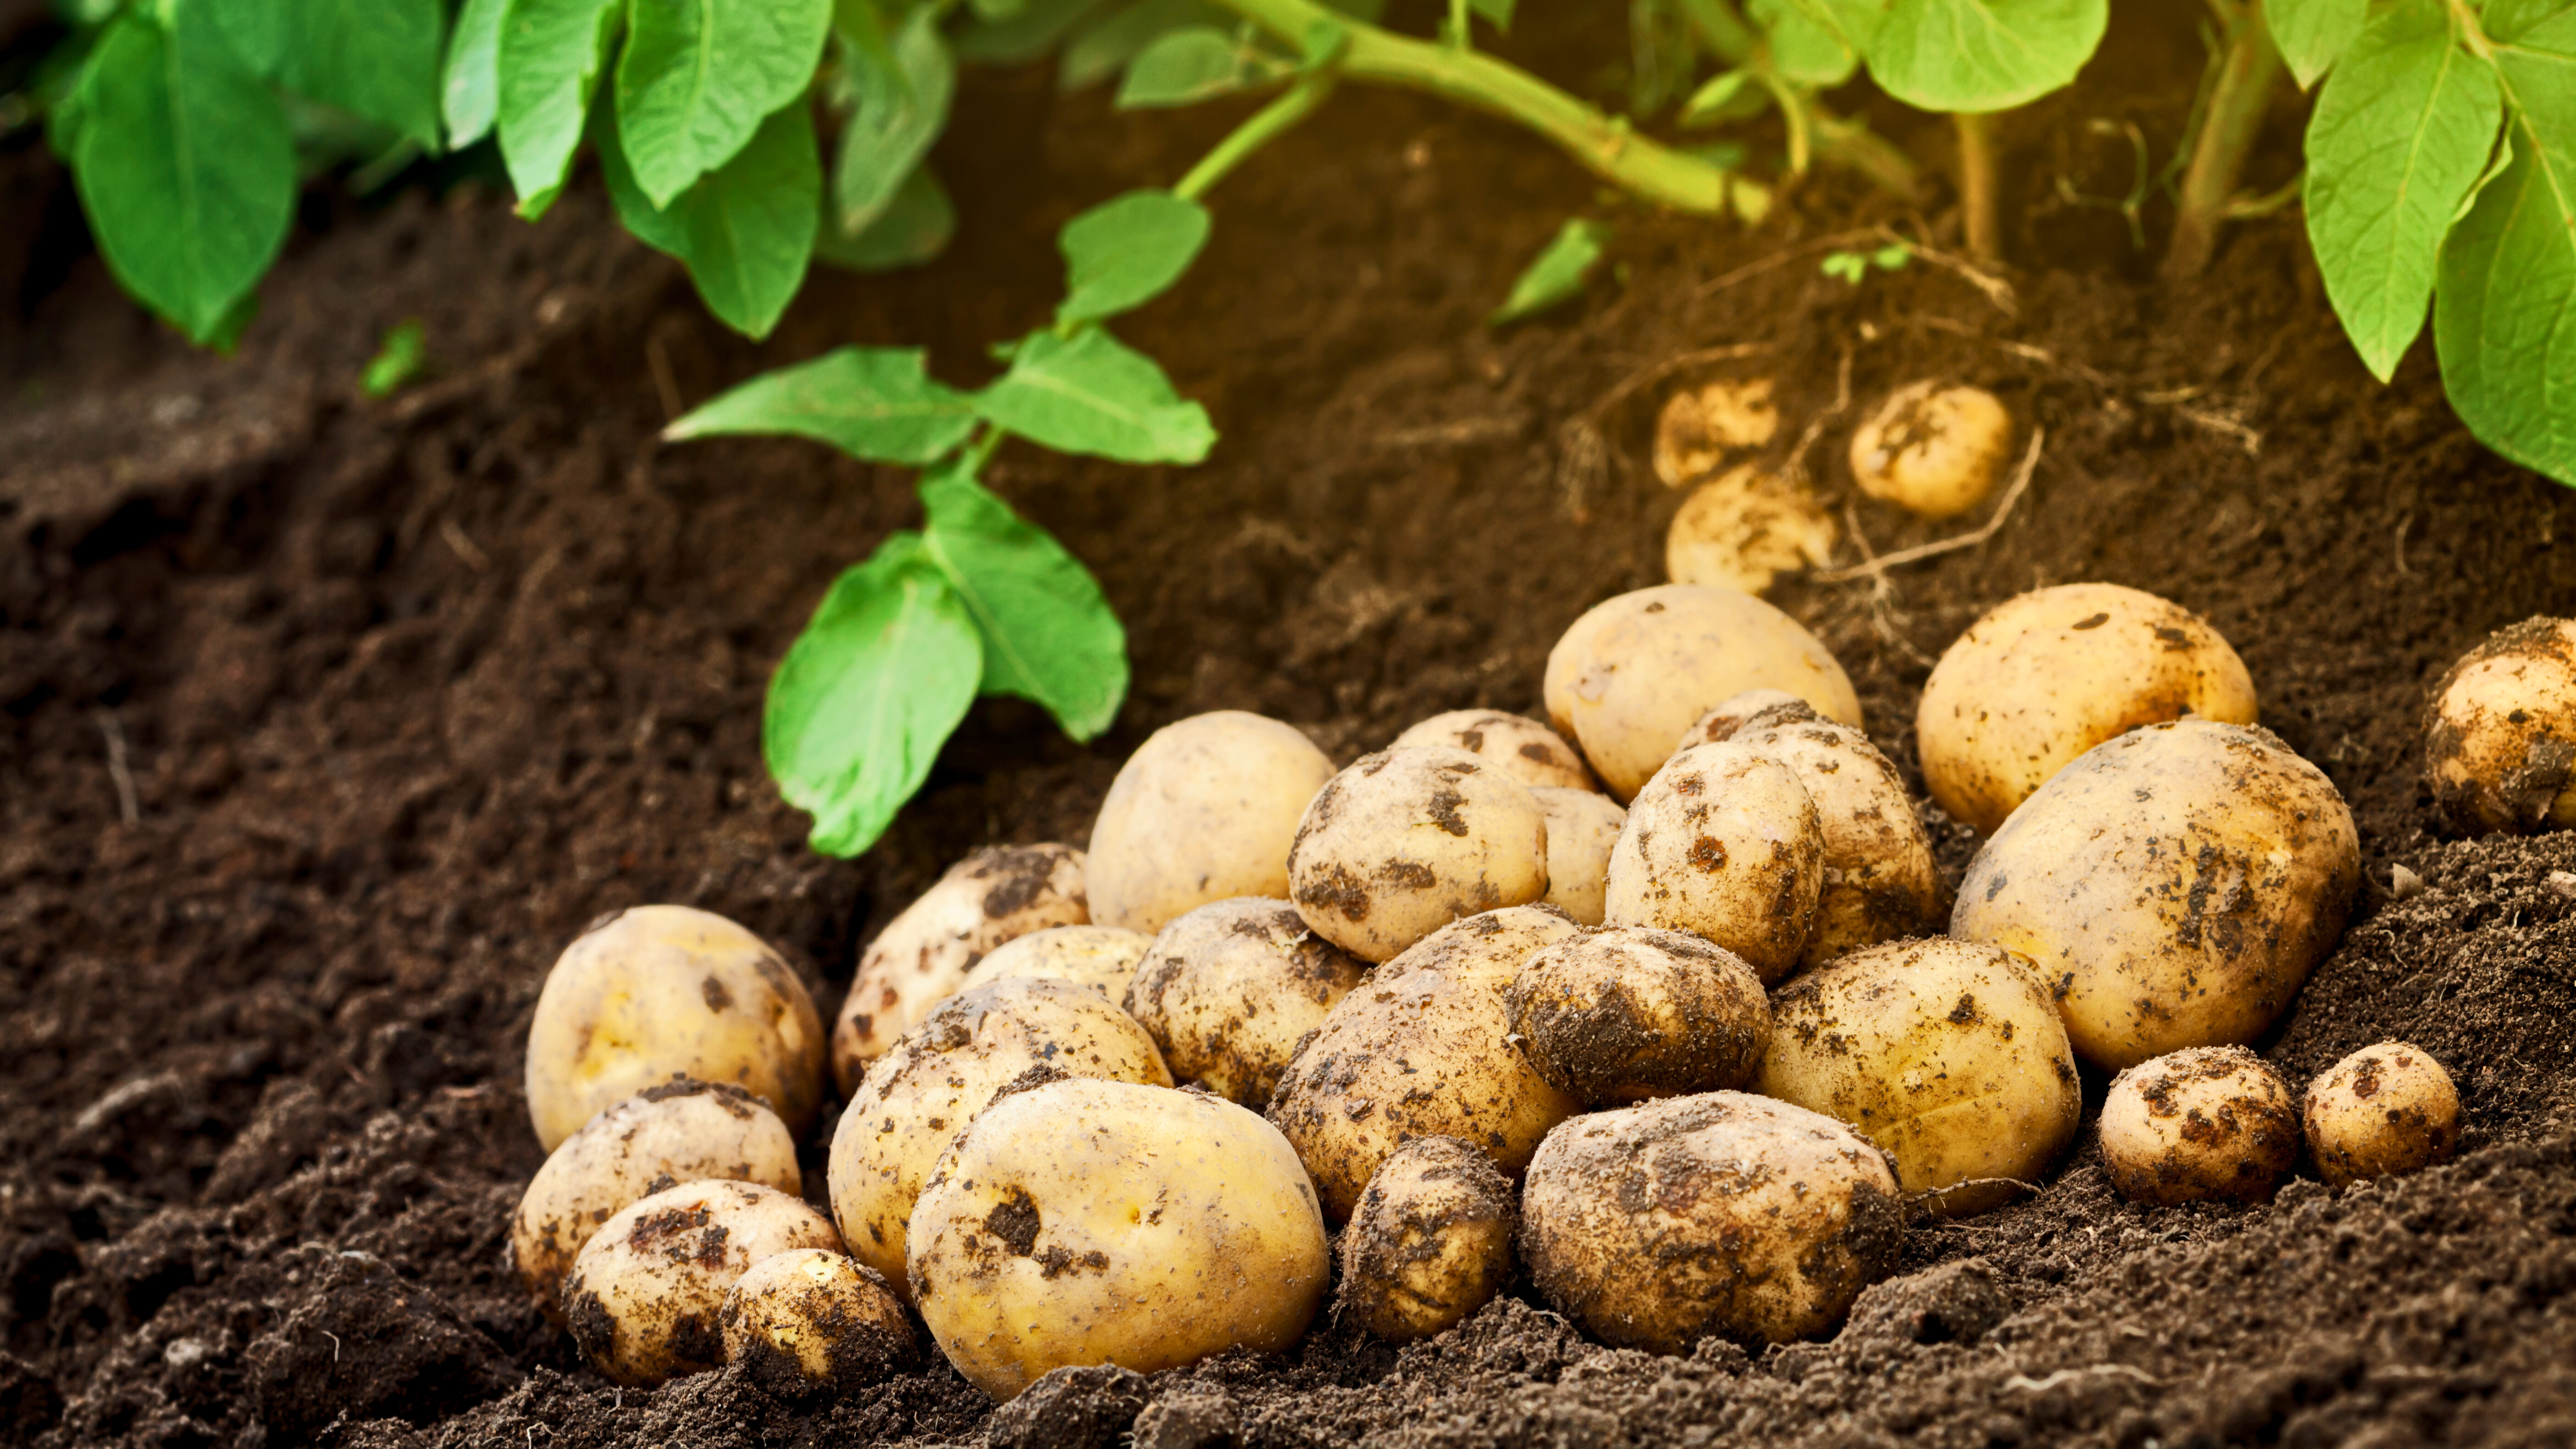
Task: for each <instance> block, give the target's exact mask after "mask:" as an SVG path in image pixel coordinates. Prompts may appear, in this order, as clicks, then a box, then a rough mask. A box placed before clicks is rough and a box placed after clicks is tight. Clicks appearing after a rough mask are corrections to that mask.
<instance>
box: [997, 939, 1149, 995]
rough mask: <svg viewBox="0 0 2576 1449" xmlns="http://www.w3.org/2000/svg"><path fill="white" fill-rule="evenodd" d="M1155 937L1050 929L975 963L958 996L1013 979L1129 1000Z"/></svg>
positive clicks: (1001, 949) (999, 949)
mask: <svg viewBox="0 0 2576 1449" xmlns="http://www.w3.org/2000/svg"><path fill="white" fill-rule="evenodd" d="M1153 943H1154V938H1153V937H1151V936H1148V935H1146V934H1145V933H1143V932H1142V931H1122V930H1120V929H1119V928H1117V927H1116V926H1051V927H1049V928H1047V929H1046V930H1043V931H1031V932H1030V933H1029V934H1027V935H1025V936H1022V937H1020V938H1019V939H1018V940H1015V941H1009V942H1005V943H1004V944H1003V945H1002V946H1000V947H999V948H997V949H996V950H995V951H994V952H993V954H991V955H989V956H987V957H985V958H984V959H983V960H981V961H978V962H976V963H975V969H974V970H972V971H969V972H967V973H966V979H965V980H963V981H961V982H959V983H958V984H957V989H958V990H959V991H972V990H974V989H975V988H976V987H978V986H982V985H984V984H985V983H986V982H991V981H1008V980H1012V979H1014V978H1022V977H1025V978H1028V979H1030V980H1048V981H1070V982H1072V983H1073V984H1074V985H1076V986H1087V987H1089V988H1090V989H1092V990H1094V991H1097V992H1099V993H1100V994H1101V995H1102V996H1104V997H1107V998H1108V999H1109V1000H1111V1001H1125V1000H1126V999H1127V983H1128V982H1130V981H1133V980H1135V979H1136V967H1137V965H1138V963H1140V962H1142V961H1143V960H1144V959H1145V948H1146V947H1147V946H1150V945H1152V944H1153Z"/></svg>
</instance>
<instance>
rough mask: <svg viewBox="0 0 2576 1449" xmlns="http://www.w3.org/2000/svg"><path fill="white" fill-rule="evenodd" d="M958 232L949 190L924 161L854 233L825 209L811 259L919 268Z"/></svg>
mask: <svg viewBox="0 0 2576 1449" xmlns="http://www.w3.org/2000/svg"><path fill="white" fill-rule="evenodd" d="M956 233H957V208H956V206H955V204H954V203H952V202H950V201H949V199H948V188H946V187H944V186H942V185H940V184H939V178H938V177H937V176H934V175H932V174H931V171H930V168H929V167H928V166H926V165H924V166H916V167H914V168H912V174H911V175H910V176H907V177H905V178H904V180H903V185H901V186H899V187H896V188H895V193H894V199H893V200H892V201H889V202H887V203H886V207H885V210H883V211H880V212H878V213H877V219H876V220H874V221H872V222H869V223H868V224H867V225H866V226H864V227H861V228H860V229H859V234H858V235H856V236H852V235H850V234H849V233H848V231H847V230H846V229H844V228H843V227H842V226H841V225H840V223H839V222H837V221H836V220H834V219H833V217H832V216H831V214H830V209H829V208H826V209H825V215H824V217H823V224H822V226H821V227H820V228H818V229H817V230H816V231H815V234H814V260H816V261H818V262H828V263H830V264H831V265H833V266H836V267H841V268H844V269H846V270H849V271H853V272H892V271H900V270H902V269H903V268H905V267H917V266H920V265H921V264H922V263H924V262H926V261H929V260H931V259H932V258H934V257H936V256H938V255H939V254H940V253H941V252H943V251H946V250H947V249H948V239H949V238H950V237H952V236H954V235H956Z"/></svg>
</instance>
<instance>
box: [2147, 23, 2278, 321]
mask: <svg viewBox="0 0 2576 1449" xmlns="http://www.w3.org/2000/svg"><path fill="white" fill-rule="evenodd" d="M2280 73H2281V52H2280V51H2279V50H2277V49H2275V48H2274V47H2273V45H2272V34H2271V31H2270V30H2269V29H2267V28H2266V27H2265V26H2264V24H2263V8H2262V7H2261V6H2260V5H2248V6H2247V7H2245V13H2244V14H2243V15H2242V16H2240V17H2239V18H2238V19H2237V22H2236V28H2235V29H2234V30H2233V31H2231V32H2230V33H2229V34H2228V37H2227V49H2226V51H2225V53H2224V54H2223V55H2221V56H2220V58H2219V62H2218V84H2217V86H2216V88H2215V89H2213V90H2212V91H2211V92H2210V96H2209V110H2208V112H2207V113H2206V114H2204V115H2203V116H2202V117H2201V119H2200V135H2199V137H2198V139H2197V140H2195V141H2194V142H2193V144H2192V149H2191V166H2190V169H2188V170H2186V171H2184V172H2183V175H2182V199H2181V202H2180V206H2179V209H2178V210H2177V211H2176V213H2175V215H2174V229H2173V240H2172V241H2171V242H2170V243H2169V244H2168V245H2167V246H2166V248H2165V263H2164V274H2165V281H2166V282H2167V283H2169V284H2171V283H2178V282H2187V281H2190V280H2191V279H2192V278H2194V277H2197V276H2199V275H2200V274H2201V272H2202V271H2203V270H2204V269H2206V268H2207V267H2208V266H2209V259H2210V257H2211V256H2212V255H2213V254H2215V253H2216V252H2217V250H2218V228H2219V226H2220V224H2221V223H2223V222H2224V221H2225V220H2226V219H2227V207H2228V201H2229V198H2231V197H2233V196H2234V195H2235V194H2236V182H2237V178H2238V176H2239V175H2240V174H2241V173H2242V172H2243V170H2244V168H2245V155H2246V153H2247V152H2248V151H2251V150H2252V149H2253V148H2254V137H2255V135H2256V133H2257V132H2259V131H2261V130H2262V129H2263V112H2264V110H2265V109H2266V107H2267V106H2268V104H2269V103H2270V101H2271V96H2272V82H2273V80H2274V78H2275V77H2277V76H2279V75H2280Z"/></svg>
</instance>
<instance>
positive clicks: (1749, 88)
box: [1674, 69, 1771, 126]
mask: <svg viewBox="0 0 2576 1449" xmlns="http://www.w3.org/2000/svg"><path fill="white" fill-rule="evenodd" d="M1770 104H1771V93H1770V92H1769V91H1767V90H1765V89H1763V88H1762V86H1761V85H1759V84H1758V83H1757V82H1756V79H1755V76H1754V74H1753V72H1752V71H1749V70H1742V69H1738V70H1722V71H1719V72H1718V73H1717V74H1715V75H1713V76H1710V77H1709V78H1708V83H1707V84H1706V85H1703V86H1701V87H1700V88H1699V89H1698V90H1695V91H1693V92H1691V94H1690V99H1688V100H1686V101H1684V102H1682V108H1681V112H1680V114H1679V115H1677V116H1676V117H1675V118H1674V119H1675V120H1677V121H1679V122H1680V123H1681V124H1683V125H1685V126H1714V125H1717V124H1719V123H1720V122H1724V121H1740V120H1743V119H1745V118H1746V117H1748V116H1758V115H1760V114H1762V112H1763V110H1764V109H1766V108H1767V107H1768V106H1769V105H1770Z"/></svg>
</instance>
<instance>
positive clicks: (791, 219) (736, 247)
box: [593, 101, 823, 337]
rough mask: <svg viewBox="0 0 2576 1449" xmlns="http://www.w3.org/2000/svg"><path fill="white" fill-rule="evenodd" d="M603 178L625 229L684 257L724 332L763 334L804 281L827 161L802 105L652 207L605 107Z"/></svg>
mask: <svg viewBox="0 0 2576 1449" xmlns="http://www.w3.org/2000/svg"><path fill="white" fill-rule="evenodd" d="M593 129H594V130H595V131H596V132H597V133H598V143H599V168H600V174H601V175H602V176H603V177H604V178H606V180H607V182H608V196H609V200H611V201H613V202H615V203H616V204H617V215H618V217H619V219H620V220H623V221H624V222H625V223H626V229H627V230H628V231H631V232H633V233H635V235H636V237H637V238H638V239H640V240H641V241H643V243H644V244H645V245H646V246H649V247H652V248H653V249H654V250H656V251H660V252H667V253H669V254H670V255H672V256H675V257H678V258H679V259H680V261H681V263H682V264H683V265H685V266H687V267H688V269H689V280H691V281H693V282H695V283H697V286H698V296H699V297H700V298H702V299H703V300H704V301H705V302H706V304H707V310H708V311H710V312H713V313H715V314H716V316H717V317H718V318H719V319H721V320H722V321H723V322H724V323H725V325H726V326H729V327H731V328H733V329H734V330H735V331H737V332H742V333H745V334H747V335H749V336H752V337H766V336H768V335H769V329H770V328H772V327H775V326H777V325H778V318H779V314H781V313H783V312H785V311H786V310H787V304H788V303H789V302H790V301H793V300H794V299H795V296H796V289H797V288H798V287H799V286H801V285H803V284H804V281H805V264H806V262H807V261H808V260H809V259H811V258H812V256H813V254H814V230H815V228H816V227H817V226H818V225H820V224H821V221H822V215H823V163H822V158H821V157H820V156H819V155H818V154H817V153H816V149H815V143H814V113H813V111H812V109H811V108H809V107H808V106H806V105H805V104H804V103H803V102H801V101H800V102H798V103H797V104H795V105H791V106H788V107H786V108H784V109H782V110H780V111H778V112H777V113H775V114H773V115H772V116H771V117H770V118H769V119H768V120H766V121H763V122H762V123H761V125H760V129H759V130H757V131H754V132H753V133H752V136H751V140H750V142H749V143H748V144H746V145H744V146H743V148H742V149H741V150H740V151H738V152H736V153H735V154H734V157H733V159H732V160H730V161H727V162H726V163H725V164H724V165H723V166H722V167H720V168H718V169H717V170H714V171H711V172H709V173H707V174H706V175H705V176H703V177H701V178H699V180H698V182H697V184H696V185H694V186H691V187H690V188H689V189H688V190H686V191H683V192H681V193H680V194H679V195H678V196H676V197H674V198H672V201H671V204H670V205H669V206H668V207H657V206H655V205H653V202H652V199H651V198H650V197H648V196H646V195H645V194H644V190H643V187H642V185H641V183H639V182H638V181H637V180H636V179H635V174H634V172H633V171H631V170H630V169H628V165H627V152H626V147H625V144H624V138H623V137H622V136H621V135H620V134H619V132H618V130H617V124H616V119H615V117H614V115H613V114H611V113H610V112H609V111H608V110H607V109H606V108H603V109H602V111H601V114H600V117H599V121H598V123H597V125H595V126H594V128H593Z"/></svg>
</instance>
